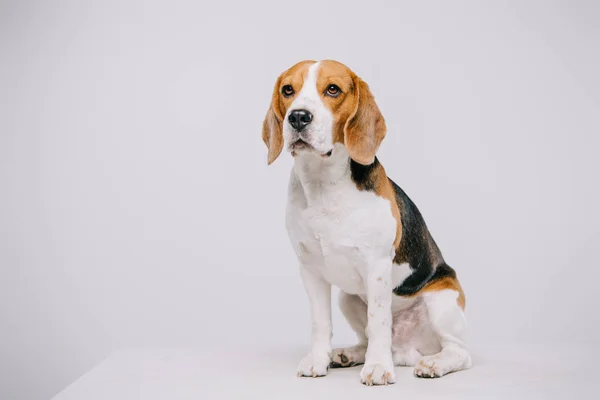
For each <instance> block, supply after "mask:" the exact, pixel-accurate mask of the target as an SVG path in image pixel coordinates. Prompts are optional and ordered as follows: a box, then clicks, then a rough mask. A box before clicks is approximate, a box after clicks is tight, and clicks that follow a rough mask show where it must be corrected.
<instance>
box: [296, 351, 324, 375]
mask: <svg viewBox="0 0 600 400" xmlns="http://www.w3.org/2000/svg"><path fill="white" fill-rule="evenodd" d="M329 362H330V358H329V354H327V353H324V354H321V355H315V356H313V355H312V354H309V355H307V356H306V357H304V358H303V359H302V361H300V365H298V376H312V377H313V378H316V377H318V376H325V375H327V369H328V368H329Z"/></svg>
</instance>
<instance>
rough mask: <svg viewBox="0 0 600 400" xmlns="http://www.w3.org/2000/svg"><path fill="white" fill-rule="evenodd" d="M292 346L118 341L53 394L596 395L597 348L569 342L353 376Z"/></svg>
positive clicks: (599, 382) (123, 398)
mask: <svg viewBox="0 0 600 400" xmlns="http://www.w3.org/2000/svg"><path fill="white" fill-rule="evenodd" d="M302 355H303V352H302V351H300V349H299V348H286V347H279V348H260V349H257V348H255V349H251V348H245V349H243V348H228V349H216V348H213V349H208V350H200V349H124V350H120V351H117V352H115V353H114V354H112V355H111V356H109V357H108V358H107V359H106V360H105V361H103V362H101V363H100V364H99V365H98V366H96V367H95V368H93V369H92V370H91V371H90V372H88V373H87V374H85V375H83V376H82V377H81V378H79V379H78V380H76V381H75V382H74V383H73V384H71V385H70V386H68V387H67V388H66V389H65V390H64V391H62V392H61V393H59V394H58V395H56V397H54V399H55V400H88V399H89V400H100V399H102V400H134V399H144V400H158V399H161V400H162V399H168V400H183V399H194V400H201V399H260V400H269V399H273V400H275V399H276V400H287V399H310V400H318V399H328V400H331V399H338V398H339V399H345V398H348V399H351V400H354V399H396V400H397V399H408V398H413V399H415V398H418V399H420V400H422V399H438V398H439V399H442V398H443V399H461V400H465V399H478V400H481V399H490V398H493V399H511V400H514V399H588V398H589V399H598V398H600V397H598V396H600V376H596V374H597V373H598V371H599V368H600V363H599V361H600V358H599V356H600V354H599V351H598V349H597V348H593V347H589V346H588V347H575V346H522V345H521V346H501V347H497V346H479V347H477V348H475V349H473V358H474V363H475V364H474V367H473V368H472V369H470V370H468V371H462V372H458V373H454V374H450V375H447V376H445V377H443V378H441V379H418V378H415V377H413V375H412V368H408V367H397V368H396V375H397V383H396V384H395V385H390V386H387V387H365V386H363V385H361V384H360V381H359V372H360V368H361V367H358V366H357V367H353V368H346V369H333V370H330V372H329V375H328V376H327V377H324V378H298V377H296V366H297V364H298V362H299V361H300V358H301V356H302Z"/></svg>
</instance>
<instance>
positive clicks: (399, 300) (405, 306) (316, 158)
mask: <svg viewBox="0 0 600 400" xmlns="http://www.w3.org/2000/svg"><path fill="white" fill-rule="evenodd" d="M332 85H334V86H332ZM294 110H305V111H308V112H309V113H311V114H312V120H311V121H310V123H309V124H308V125H307V126H306V127H304V129H300V130H299V129H296V128H294V127H293V126H292V123H291V122H290V120H289V117H290V113H291V112H292V111H294ZM385 133H386V126H385V121H384V118H383V116H382V115H381V112H380V111H379V108H378V107H377V105H376V103H375V100H374V98H373V96H372V94H371V92H370V90H369V87H368V86H367V84H366V83H365V82H364V81H362V80H361V79H360V78H358V77H357V76H356V75H355V74H354V73H353V72H352V71H351V70H350V69H349V68H347V67H346V66H344V65H343V64H340V63H338V62H335V61H329V60H327V61H321V62H315V61H303V62H300V63H298V64H296V65H294V66H293V67H291V68H290V69H288V70H287V71H285V72H283V73H282V74H281V76H280V77H279V78H278V80H277V83H276V85H275V89H274V91H273V96H272V102H271V106H270V107H269V110H268V112H267V116H266V118H265V121H264V124H263V140H264V142H265V144H266V145H267V147H268V163H269V164H270V163H272V162H273V161H274V160H275V159H276V158H277V157H278V156H279V154H280V153H281V151H282V149H283V148H284V146H285V147H286V148H287V150H288V151H289V152H290V153H291V154H292V155H293V156H294V160H295V162H294V167H293V169H292V171H291V176H290V183H289V192H288V206H287V215H286V227H287V231H288V234H289V237H290V240H291V242H292V245H293V247H294V249H295V251H296V254H297V256H298V261H299V264H300V273H301V276H302V279H303V281H304V286H305V288H306V292H307V294H308V297H309V300H310V307H311V316H312V342H311V348H310V351H309V353H308V355H307V356H306V357H305V358H304V359H303V360H302V361H301V362H300V365H299V367H298V375H299V376H312V377H316V376H324V375H326V374H327V372H328V369H329V367H347V366H352V365H357V364H364V366H363V368H362V371H361V373H360V379H361V381H362V382H363V383H364V384H367V385H381V384H389V383H394V382H395V380H396V377H395V372H394V365H405V366H414V367H415V369H414V372H415V375H416V376H418V377H426V378H429V377H431V378H434V377H441V376H443V375H445V374H447V373H450V372H453V371H458V370H461V369H465V368H469V367H470V365H471V358H470V356H469V353H468V351H467V347H466V340H465V334H466V320H465V316H464V312H463V310H464V307H465V296H464V293H463V291H462V288H461V286H460V284H459V282H458V280H457V277H456V273H455V272H454V270H453V269H452V268H451V267H450V266H448V265H447V264H446V262H445V261H444V259H443V257H442V254H441V252H440V250H439V248H438V247H437V245H436V243H435V241H434V240H433V238H432V237H431V235H430V233H429V231H428V229H427V226H426V225H425V221H424V220H423V218H422V216H421V214H420V213H419V210H418V209H417V207H416V206H415V205H414V203H413V202H412V201H411V200H410V199H409V198H408V196H407V195H406V194H405V193H404V192H403V191H402V189H400V188H399V187H398V186H397V185H396V184H395V183H394V182H393V181H392V180H391V179H389V178H388V177H387V175H386V173H385V170H384V169H383V166H382V165H381V163H380V162H379V160H378V159H377V158H376V157H375V153H376V151H377V149H378V147H379V145H380V143H381V141H382V140H383V138H384V136H385ZM331 285H336V286H338V287H339V288H340V290H341V292H340V299H339V302H340V308H341V311H342V313H343V314H344V316H345V317H346V319H347V320H348V322H349V324H350V325H351V327H352V328H353V329H354V330H355V331H356V334H357V335H358V339H359V343H358V344H357V345H355V346H353V347H350V348H343V349H334V350H332V349H331V336H332V324H331Z"/></svg>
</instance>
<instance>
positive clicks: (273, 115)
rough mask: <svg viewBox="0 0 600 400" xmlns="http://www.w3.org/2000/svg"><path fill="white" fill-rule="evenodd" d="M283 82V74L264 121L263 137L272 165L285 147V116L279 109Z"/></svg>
mask: <svg viewBox="0 0 600 400" xmlns="http://www.w3.org/2000/svg"><path fill="white" fill-rule="evenodd" d="M280 84H281V76H280V77H279V78H277V83H275V88H274V89H273V96H272V98H271V105H270V106H269V110H268V111H267V116H266V117H265V121H264V122H263V131H262V139H263V142H265V144H266V145H267V148H268V149H269V153H268V155H267V163H268V164H269V165H270V164H271V163H272V162H273V161H275V159H276V158H277V157H278V156H279V154H280V153H281V150H282V149H283V133H282V128H283V116H282V115H281V111H280V109H279V85H280Z"/></svg>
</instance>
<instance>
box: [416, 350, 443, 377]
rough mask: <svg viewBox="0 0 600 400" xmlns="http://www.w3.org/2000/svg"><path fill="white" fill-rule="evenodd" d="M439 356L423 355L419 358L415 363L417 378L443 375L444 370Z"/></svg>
mask: <svg viewBox="0 0 600 400" xmlns="http://www.w3.org/2000/svg"><path fill="white" fill-rule="evenodd" d="M439 361H442V360H439V357H438V356H437V355H433V356H425V357H423V358H421V359H420V360H419V361H418V362H417V365H415V376H418V377H419V378H440V377H442V376H444V374H445V373H446V371H444V369H443V368H442V366H441V365H440V364H442V363H440V362H439Z"/></svg>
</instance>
